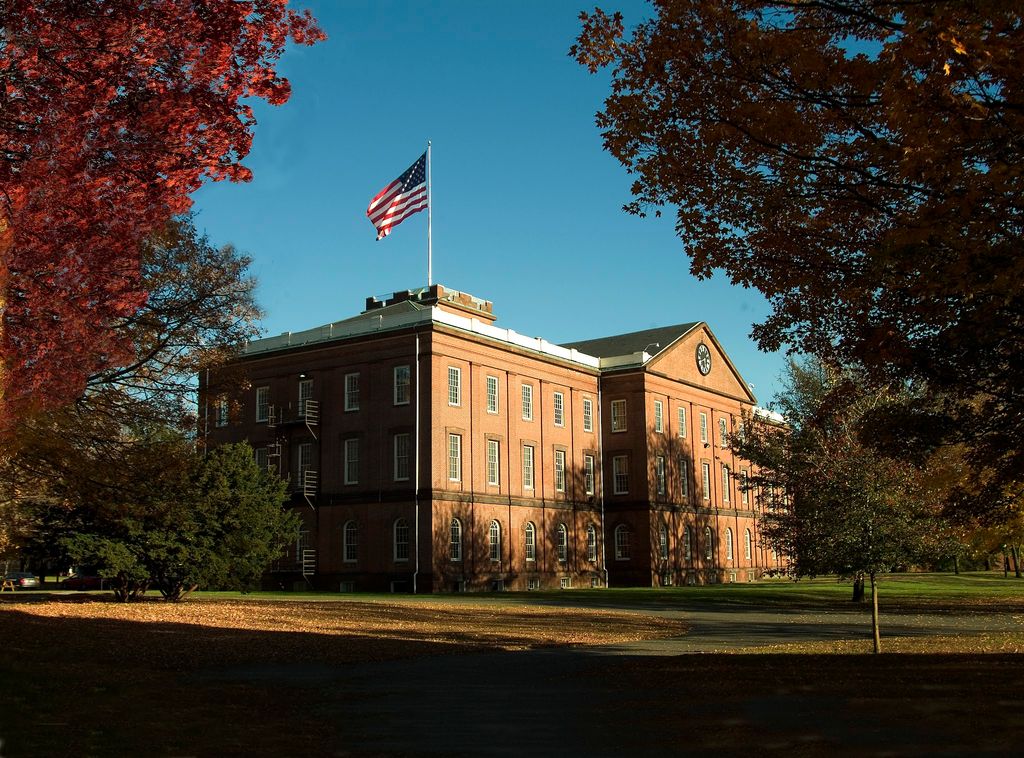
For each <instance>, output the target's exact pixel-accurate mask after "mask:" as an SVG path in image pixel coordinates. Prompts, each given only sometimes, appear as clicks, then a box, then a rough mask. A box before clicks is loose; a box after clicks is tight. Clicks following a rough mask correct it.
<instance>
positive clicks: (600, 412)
mask: <svg viewBox="0 0 1024 758" xmlns="http://www.w3.org/2000/svg"><path fill="white" fill-rule="evenodd" d="M598 371H600V368H599V369H598ZM597 458H598V461H599V465H598V481H599V484H598V486H599V487H600V488H601V568H602V570H603V571H604V586H605V589H608V540H607V539H606V537H607V534H606V532H605V527H604V406H603V405H602V403H601V374H600V373H598V375H597Z"/></svg>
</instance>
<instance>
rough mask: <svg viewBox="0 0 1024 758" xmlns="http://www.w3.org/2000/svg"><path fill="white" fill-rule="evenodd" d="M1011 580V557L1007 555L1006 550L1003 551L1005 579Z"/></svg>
mask: <svg viewBox="0 0 1024 758" xmlns="http://www.w3.org/2000/svg"><path fill="white" fill-rule="evenodd" d="M1009 578H1010V556H1008V555H1007V554H1006V549H1005V548H1004V549H1003V579H1009Z"/></svg>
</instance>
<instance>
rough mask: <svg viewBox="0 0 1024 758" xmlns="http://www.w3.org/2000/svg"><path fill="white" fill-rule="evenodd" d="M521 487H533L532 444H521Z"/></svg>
mask: <svg viewBox="0 0 1024 758" xmlns="http://www.w3.org/2000/svg"><path fill="white" fill-rule="evenodd" d="M523 489H526V490H532V489H533V445H523Z"/></svg>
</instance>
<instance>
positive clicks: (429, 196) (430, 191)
mask: <svg viewBox="0 0 1024 758" xmlns="http://www.w3.org/2000/svg"><path fill="white" fill-rule="evenodd" d="M433 194H434V192H433V189H432V188H431V186H430V140H427V287H430V285H431V284H433V281H432V280H433V273H434V272H433V261H434V258H433V255H434V253H433V248H432V247H431V236H430V206H431V205H433V203H434V198H433Z"/></svg>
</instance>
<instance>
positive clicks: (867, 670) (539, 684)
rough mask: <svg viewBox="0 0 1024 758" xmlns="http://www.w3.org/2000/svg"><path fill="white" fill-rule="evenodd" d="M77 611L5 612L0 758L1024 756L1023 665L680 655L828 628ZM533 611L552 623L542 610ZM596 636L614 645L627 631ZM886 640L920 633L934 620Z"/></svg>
mask: <svg viewBox="0 0 1024 758" xmlns="http://www.w3.org/2000/svg"><path fill="white" fill-rule="evenodd" d="M343 605H344V604H339V608H340V607H342V606H343ZM74 606H75V604H73V603H69V604H68V611H67V614H66V615H61V616H59V617H56V618H40V617H38V616H34V615H32V614H30V613H27V612H24V611H22V610H19V609H17V608H13V609H12V608H11V607H8V608H6V609H4V612H3V613H0V640H2V641H3V646H2V647H0V705H2V708H0V738H2V740H3V744H2V747H0V756H2V757H3V758H13V757H15V756H143V755H145V756H220V755H238V756H242V755H245V756H263V755H266V756H279V755H281V756H372V755H416V756H484V755H491V756H518V755H533V756H548V755H551V756H555V755H559V756H565V755H586V756H655V755H658V756H664V755H700V754H706V753H708V752H709V751H715V752H716V753H718V754H720V755H747V756H750V755H754V756H756V755H780V756H781V755H786V756H793V755H797V756H800V755H810V756H818V755H821V756H833V755H844V756H845V755H849V756H981V755H993V756H996V755H999V756H1002V755H1019V754H1021V748H1022V746H1024V690H1022V683H1024V656H1022V655H1019V654H1013V653H997V654H991V653H990V654H946V655H932V654H917V655H915V654H887V655H881V656H870V655H810V654H792V653H786V654H779V653H763V652H761V653H756V654H731V653H711V652H700V651H701V650H702V649H704V648H702V645H701V644H700V643H699V642H697V641H696V640H697V638H698V637H699V636H700V635H705V636H706V637H707V639H708V640H709V643H708V645H707V646H704V647H706V649H708V650H710V649H716V648H718V647H720V645H719V644H718V643H715V640H713V639H712V637H713V636H714V635H713V633H712V632H713V630H714V629H716V628H717V629H719V631H720V632H722V633H723V634H727V633H728V632H729V630H730V629H734V628H738V626H740V625H742V624H743V623H744V619H747V620H748V621H751V620H752V621H753V624H754V625H753V626H752V627H751V631H750V634H749V635H743V636H744V637H745V638H748V639H750V640H751V641H753V642H757V641H758V640H759V639H761V641H768V642H772V643H773V644H774V643H775V642H777V641H778V640H779V639H780V636H779V629H784V628H785V627H786V626H787V625H790V626H791V627H792V629H794V630H795V634H796V636H797V637H798V638H799V639H801V640H807V639H814V638H815V637H820V638H821V639H836V638H845V637H846V636H848V634H850V633H851V631H853V630H856V629H857V627H856V625H853V626H850V625H851V621H852V620H855V619H852V617H851V616H849V615H844V614H842V613H840V614H835V618H829V617H828V614H818V613H816V612H813V611H807V610H805V611H802V612H801V613H800V614H797V615H796V616H793V615H792V614H790V615H787V614H785V613H782V612H780V613H778V614H777V615H775V616H771V615H770V614H769V615H766V614H765V613H764V612H763V611H753V610H744V609H742V608H738V609H730V610H729V611H728V612H727V614H728V615H727V616H726V615H723V616H722V617H720V618H715V617H714V613H715V611H714V609H709V608H704V609H699V608H692V607H691V608H676V609H668V610H663V611H652V613H654V615H656V616H660V617H661V623H663V622H664V617H665V616H671V617H672V618H673V619H677V620H678V619H682V620H684V621H685V619H686V618H687V617H688V616H689V617H691V618H692V620H693V624H692V625H691V626H690V632H689V634H685V635H683V636H679V635H678V634H677V635H676V637H675V639H676V640H677V641H678V646H677V648H675V649H673V648H672V647H671V646H672V644H673V643H672V641H671V638H669V639H667V640H666V638H665V628H664V627H659V626H658V625H657V624H655V623H654V622H650V623H646V622H643V621H642V620H638V621H637V622H636V628H637V629H638V630H640V631H641V633H639V634H638V635H637V636H638V637H641V636H647V637H651V636H658V637H660V638H661V639H662V640H663V642H660V643H658V646H657V647H656V648H652V647H651V644H650V643H647V642H643V641H639V640H638V641H637V642H636V643H631V642H628V641H627V642H623V641H622V639H620V640H619V641H618V642H616V643H615V644H614V645H608V646H600V645H599V646H593V645H587V646H583V647H569V648H567V647H552V646H545V647H540V648H530V647H529V646H528V645H520V644H519V642H516V643H515V644H511V645H505V648H506V649H502V650H496V649H495V644H496V643H495V644H492V643H494V641H495V640H498V639H499V635H500V630H498V629H497V627H496V631H495V632H494V635H493V636H489V635H490V632H487V631H486V630H485V631H483V632H477V633H474V635H472V636H471V635H460V634H457V633H455V634H453V635H452V636H449V637H444V638H442V637H439V636H438V635H437V634H436V633H434V632H432V633H430V634H424V633H421V631H418V630H421V629H422V626H418V625H417V623H414V622H415V621H416V619H415V618H414V617H415V616H416V615H417V614H422V611H423V609H422V607H419V608H418V607H417V606H415V605H410V606H409V608H408V609H407V610H406V609H403V608H401V607H399V608H390V607H389V608H388V614H389V615H391V616H394V617H395V619H394V620H395V623H396V629H397V628H400V629H402V630H403V631H402V632H401V633H395V634H391V635H389V636H387V637H382V636H381V635H380V634H379V633H378V634H374V635H373V636H372V637H371V636H369V635H367V636H365V637H362V636H359V635H349V636H330V635H328V634H326V633H318V632H316V631H311V630H309V629H304V630H302V631H288V629H287V628H282V627H281V626H280V625H278V626H277V627H275V628H274V631H266V630H261V629H259V628H253V627H252V626H251V625H244V626H243V627H242V628H216V627H209V626H201V625H193V624H181V623H178V624H171V623H160V624H153V623H147V624H140V623H138V622H130V621H124V620H112V619H96V618H78V617H76V615H75V612H74ZM267 607H268V606H266V605H260V603H258V602H256V603H253V604H252V605H251V606H250V607H249V609H248V611H247V612H250V613H251V614H252V615H253V616H254V617H258V616H260V615H261V614H266V613H267V610H266V609H267ZM347 608H348V609H349V611H348V612H352V613H354V612H355V611H354V610H352V609H354V608H356V606H347ZM329 610H330V609H328V612H329ZM478 610H481V609H479V608H476V609H474V612H476V611H478ZM493 610H494V609H490V610H488V608H487V607H484V608H483V609H482V611H483V612H484V615H485V616H486V615H487V614H490V615H492V616H494V617H495V618H496V619H497V621H496V622H495V623H497V624H501V623H504V622H503V621H502V620H503V619H506V618H508V617H509V614H513V615H514V614H515V613H516V611H515V609H514V608H512V607H506V608H503V609H500V610H501V612H500V613H492V611H493ZM452 612H453V613H454V612H458V611H457V609H456V611H452ZM544 612H545V613H550V614H551V615H550V618H549V620H548V621H547V622H546V623H550V624H558V623H559V618H560V617H559V613H560V612H561V611H560V610H559V609H558V608H551V609H545V610H544ZM62 613H63V611H62ZM565 613H566V614H569V613H571V612H570V611H568V610H566V611H565ZM428 615H430V614H428ZM433 615H434V616H435V617H436V615H437V614H436V613H433ZM748 615H749V619H748V618H747V617H748ZM406 616H408V620H407V619H406V618H405V617H406ZM467 618H468V617H467ZM986 618H989V614H980V615H978V614H975V615H974V616H973V617H972V618H971V620H970V623H969V627H965V628H964V629H963V631H962V633H964V634H977V633H978V632H979V630H984V629H985V628H986V624H987V623H989V622H987V621H986V620H985V619H986ZM567 619H568V616H567ZM773 619H774V620H773ZM583 620H584V621H585V620H586V619H583ZM477 621H478V619H476V617H474V620H473V623H477ZM535 621H536V619H532V620H530V622H531V623H533V622H535ZM599 621H600V623H602V624H603V623H607V624H609V625H616V632H617V633H618V634H619V635H620V638H622V637H623V636H624V635H625V636H628V634H629V629H630V626H629V624H631V623H632V622H629V623H626V622H624V621H623V620H622V619H621V618H619V617H613V616H611V615H608V616H607V617H601V618H600V619H599ZM794 621H795V622H796V625H793V624H794ZM898 621H899V623H901V624H902V625H903V628H904V629H905V630H906V631H908V633H914V630H915V629H917V630H918V632H920V633H921V634H925V633H927V632H928V628H927V626H926V625H927V624H928V623H930V622H928V621H927V619H926V618H925V617H923V616H922V617H920V618H919V619H918V620H916V621H915V620H911V618H910V617H909V616H908V617H905V618H901V619H899V620H898ZM990 622H991V625H992V627H993V628H996V629H1003V630H1005V629H1007V628H1009V629H1014V628H1019V625H1020V622H1021V619H1020V618H1019V617H1018V616H1017V615H1015V614H993V615H991V617H990ZM566 623H569V621H568V620H567V622H566ZM571 623H582V621H581V620H580V619H577V618H573V619H572V621H571ZM936 623H941V622H936ZM922 624H924V625H925V626H922ZM285 626H287V625H285ZM325 630H326V627H325ZM757 630H760V631H757ZM815 630H817V631H815ZM940 631H941V632H942V633H948V629H945V628H943V629H941V630H940ZM1003 633H1004V634H1005V633H1006V632H1003ZM1011 634H1012V632H1011ZM758 635H761V637H763V639H762V638H761V637H759V636H758ZM734 636H738V635H734ZM784 637H785V635H784V634H783V635H782V637H781V638H784ZM516 639H519V638H516ZM520 641H521V640H520ZM719 642H720V640H719ZM712 643H715V644H712ZM543 644H545V645H550V644H551V643H550V642H545V643H543ZM1014 644H1015V643H1014ZM510 647H511V648H515V647H522V648H524V649H508V648H510ZM728 647H733V646H728ZM969 648H970V645H965V649H969ZM678 653H682V654H678Z"/></svg>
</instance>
